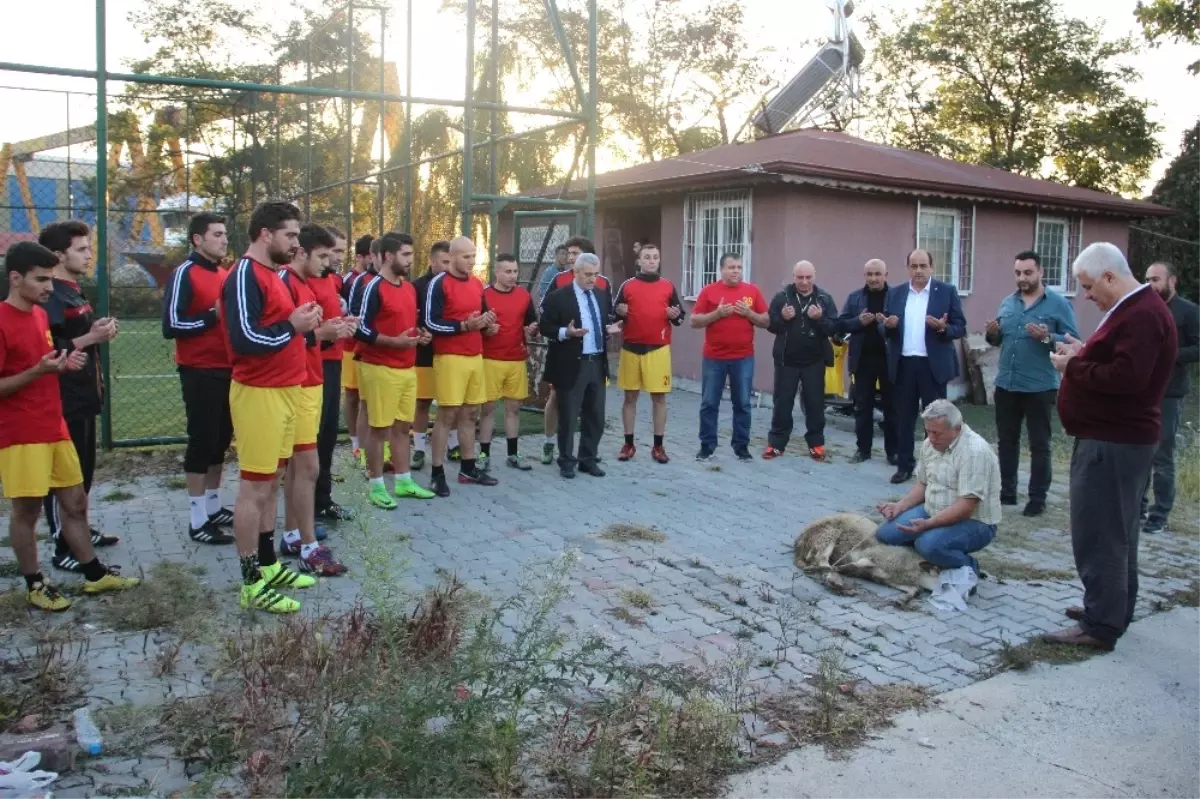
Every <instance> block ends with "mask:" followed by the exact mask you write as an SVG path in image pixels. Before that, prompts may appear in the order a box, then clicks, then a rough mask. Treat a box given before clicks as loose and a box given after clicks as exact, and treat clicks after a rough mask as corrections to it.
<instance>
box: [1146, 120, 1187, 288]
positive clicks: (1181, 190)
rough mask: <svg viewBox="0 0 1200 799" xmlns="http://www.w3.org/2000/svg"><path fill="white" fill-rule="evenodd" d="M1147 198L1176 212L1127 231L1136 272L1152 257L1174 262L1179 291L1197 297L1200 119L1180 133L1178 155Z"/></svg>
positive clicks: (1152, 258)
mask: <svg viewBox="0 0 1200 799" xmlns="http://www.w3.org/2000/svg"><path fill="white" fill-rule="evenodd" d="M1147 199H1149V200H1150V201H1151V202H1156V203H1159V204H1160V205H1165V206H1167V207H1168V208H1172V209H1174V210H1175V212H1176V214H1175V216H1168V217H1154V218H1152V219H1145V220H1142V221H1141V222H1139V223H1138V225H1137V227H1135V228H1134V229H1133V230H1132V231H1130V234H1131V235H1130V242H1129V260H1130V263H1132V264H1133V266H1134V268H1135V269H1136V270H1138V271H1139V272H1140V271H1143V270H1145V269H1146V267H1148V266H1149V265H1150V264H1152V263H1154V262H1155V261H1167V262H1169V263H1172V264H1174V265H1175V267H1176V268H1177V269H1178V270H1179V293H1180V294H1182V295H1184V296H1185V297H1189V298H1190V299H1192V300H1193V301H1196V300H1200V285H1198V283H1200V281H1198V279H1197V278H1198V277H1200V243H1198V242H1200V121H1197V122H1196V124H1195V125H1193V126H1192V128H1191V130H1188V131H1187V132H1186V133H1184V135H1183V143H1182V147H1181V148H1180V151H1179V155H1177V156H1176V157H1175V160H1174V161H1172V162H1171V165H1170V166H1169V167H1167V171H1166V174H1164V175H1163V177H1162V180H1160V181H1159V182H1158V184H1157V185H1156V186H1155V187H1154V191H1153V192H1152V193H1151V195H1150V196H1149V197H1148V198H1147ZM1139 228H1140V229H1139Z"/></svg>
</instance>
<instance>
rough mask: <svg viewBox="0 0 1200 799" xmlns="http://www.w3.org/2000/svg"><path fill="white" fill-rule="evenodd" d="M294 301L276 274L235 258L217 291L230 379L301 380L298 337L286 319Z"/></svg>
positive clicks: (274, 383)
mask: <svg viewBox="0 0 1200 799" xmlns="http://www.w3.org/2000/svg"><path fill="white" fill-rule="evenodd" d="M294 310H296V303H295V301H294V300H292V293H291V292H290V291H288V287H287V286H285V285H283V281H282V280H280V279H279V274H278V273H277V272H276V271H275V270H274V269H272V268H271V267H269V266H266V265H265V264H260V263H258V262H257V261H255V260H254V259H253V258H250V257H249V256H246V257H243V258H242V259H241V260H240V261H238V263H237V266H235V267H234V268H233V269H232V270H230V272H229V277H227V278H226V279H225V285H224V286H223V287H222V289H221V319H222V320H223V321H224V322H225V324H224V326H223V327H224V330H225V333H226V339H227V341H228V346H229V355H230V358H231V359H232V361H233V379H234V380H236V381H237V382H239V383H241V384H242V385H244V386H259V387H263V388H279V387H283V386H299V385H303V384H304V380H305V377H306V375H307V374H308V369H307V364H306V362H305V359H304V336H302V335H299V334H297V333H296V328H294V327H292V323H291V322H289V321H288V317H289V316H291V315H292V311H294Z"/></svg>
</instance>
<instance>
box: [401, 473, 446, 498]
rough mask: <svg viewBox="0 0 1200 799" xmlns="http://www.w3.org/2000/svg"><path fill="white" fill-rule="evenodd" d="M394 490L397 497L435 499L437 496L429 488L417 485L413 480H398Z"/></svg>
mask: <svg viewBox="0 0 1200 799" xmlns="http://www.w3.org/2000/svg"><path fill="white" fill-rule="evenodd" d="M394 490H395V494H396V496H398V497H410V498H412V499H433V498H434V497H435V496H437V495H436V494H434V493H433V492H432V491H430V490H429V489H428V488H424V487H422V486H419V485H417V484H416V483H415V482H414V481H413V480H412V479H411V478H410V479H408V480H397V481H396V486H395V489H394Z"/></svg>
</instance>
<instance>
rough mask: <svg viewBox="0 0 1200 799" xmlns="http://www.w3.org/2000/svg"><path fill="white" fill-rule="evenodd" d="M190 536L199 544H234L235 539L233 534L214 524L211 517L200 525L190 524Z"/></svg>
mask: <svg viewBox="0 0 1200 799" xmlns="http://www.w3.org/2000/svg"><path fill="white" fill-rule="evenodd" d="M188 538H190V539H192V540H193V541H195V542H196V543H197V544H232V543H233V541H234V538H233V536H231V535H230V534H229V533H226V532H225V531H224V530H221V529H220V528H219V527H217V526H216V525H215V524H213V523H212V520H211V519H210V520H209V521H207V522H205V523H204V524H203V525H201V526H200V527H192V526H191V525H188Z"/></svg>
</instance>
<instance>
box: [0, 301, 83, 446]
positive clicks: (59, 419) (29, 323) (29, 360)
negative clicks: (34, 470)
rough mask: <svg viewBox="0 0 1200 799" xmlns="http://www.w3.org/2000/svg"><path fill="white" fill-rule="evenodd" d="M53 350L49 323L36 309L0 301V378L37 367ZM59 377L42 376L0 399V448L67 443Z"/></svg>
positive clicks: (52, 374) (68, 436)
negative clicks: (56, 442) (24, 309)
mask: <svg viewBox="0 0 1200 799" xmlns="http://www.w3.org/2000/svg"><path fill="white" fill-rule="evenodd" d="M53 349H54V344H53V339H52V338H51V336H50V320H49V318H48V317H47V316H46V312H45V311H44V310H42V309H41V308H39V307H36V306H35V307H34V308H33V310H32V311H22V310H21V309H20V308H15V307H13V306H12V305H10V304H9V303H7V302H0V377H12V376H13V375H18V374H20V373H21V372H24V371H25V370H27V369H29V368H30V367H33V366H36V365H37V363H38V361H40V360H41V359H42V357H43V356H45V354H46V353H48V352H51V351H52V350H53ZM70 439H71V436H70V434H69V433H68V432H67V423H66V421H65V420H64V419H63V411H62V397H61V396H60V395H59V392H58V375H57V374H54V373H51V374H48V375H42V376H41V377H39V378H37V379H36V380H34V381H33V382H32V383H30V384H29V385H27V386H25V388H23V389H21V390H20V391H17V392H16V393H15V394H9V395H8V396H7V397H0V449H4V448H5V447H12V446H16V445H18V444H50V443H53V442H55V441H69V440H70Z"/></svg>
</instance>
